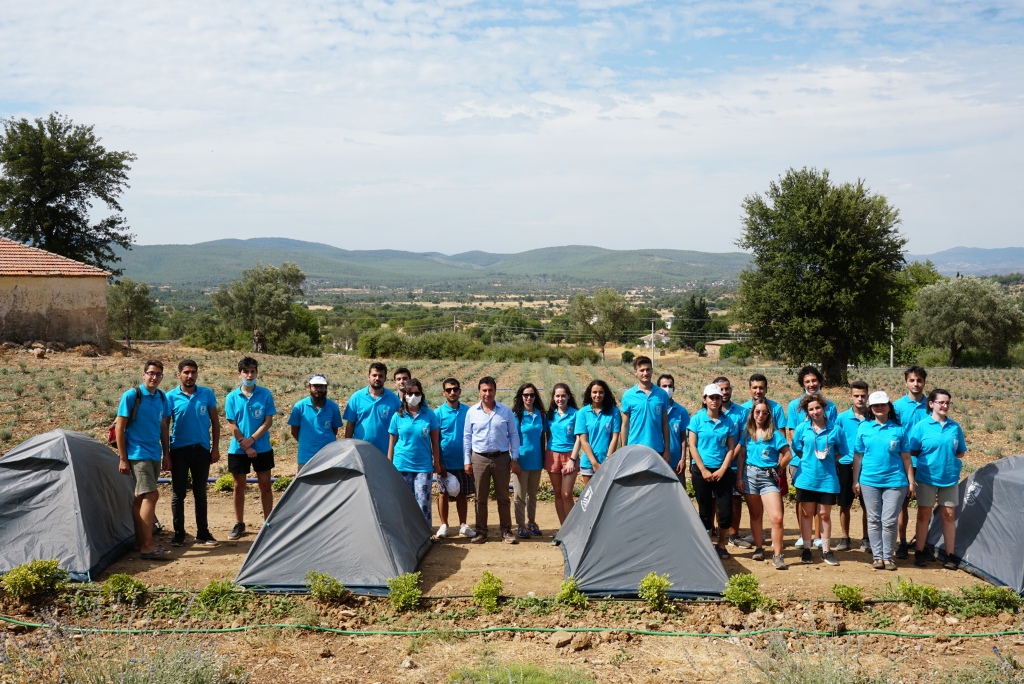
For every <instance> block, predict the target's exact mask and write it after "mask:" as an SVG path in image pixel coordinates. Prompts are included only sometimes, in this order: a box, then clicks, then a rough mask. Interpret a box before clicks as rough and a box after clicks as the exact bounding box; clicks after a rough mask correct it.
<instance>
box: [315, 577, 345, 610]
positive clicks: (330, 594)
mask: <svg viewBox="0 0 1024 684" xmlns="http://www.w3.org/2000/svg"><path fill="white" fill-rule="evenodd" d="M306 586H307V587H309V595H310V596H312V597H313V598H315V599H316V600H317V601H323V602H324V603H330V602H334V601H340V600H341V599H343V598H344V597H345V585H343V584H342V583H341V582H339V581H338V580H337V579H336V578H334V577H331V576H330V575H328V574H327V573H326V572H317V571H316V570H310V571H309V572H307V573H306Z"/></svg>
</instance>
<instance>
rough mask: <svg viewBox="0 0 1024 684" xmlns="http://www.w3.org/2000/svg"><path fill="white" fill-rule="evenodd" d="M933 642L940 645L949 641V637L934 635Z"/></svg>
mask: <svg viewBox="0 0 1024 684" xmlns="http://www.w3.org/2000/svg"><path fill="white" fill-rule="evenodd" d="M935 641H937V642H938V643H940V644H944V643H947V642H948V641H949V637H948V636H947V635H945V634H936V635H935Z"/></svg>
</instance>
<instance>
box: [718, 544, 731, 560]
mask: <svg viewBox="0 0 1024 684" xmlns="http://www.w3.org/2000/svg"><path fill="white" fill-rule="evenodd" d="M715 552H716V553H717V554H718V557H719V558H720V559H721V560H729V559H730V558H732V554H730V553H729V552H728V551H726V550H725V548H723V547H721V546H715Z"/></svg>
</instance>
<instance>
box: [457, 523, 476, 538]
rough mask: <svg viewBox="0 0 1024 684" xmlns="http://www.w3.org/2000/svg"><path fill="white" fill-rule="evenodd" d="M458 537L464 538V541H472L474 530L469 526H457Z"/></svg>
mask: <svg viewBox="0 0 1024 684" xmlns="http://www.w3.org/2000/svg"><path fill="white" fill-rule="evenodd" d="M459 536H460V537H465V538H466V539H472V538H473V537H475V536H476V530H474V529H473V528H472V527H470V526H469V525H465V524H463V525H461V526H459Z"/></svg>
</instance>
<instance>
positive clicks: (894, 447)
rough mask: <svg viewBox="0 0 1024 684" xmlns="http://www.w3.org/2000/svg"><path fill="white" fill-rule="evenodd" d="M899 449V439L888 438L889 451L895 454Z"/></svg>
mask: <svg viewBox="0 0 1024 684" xmlns="http://www.w3.org/2000/svg"><path fill="white" fill-rule="evenodd" d="M899 450H900V441H899V440H898V439H890V440H889V453H890V454H895V453H896V452H897V451H899Z"/></svg>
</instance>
